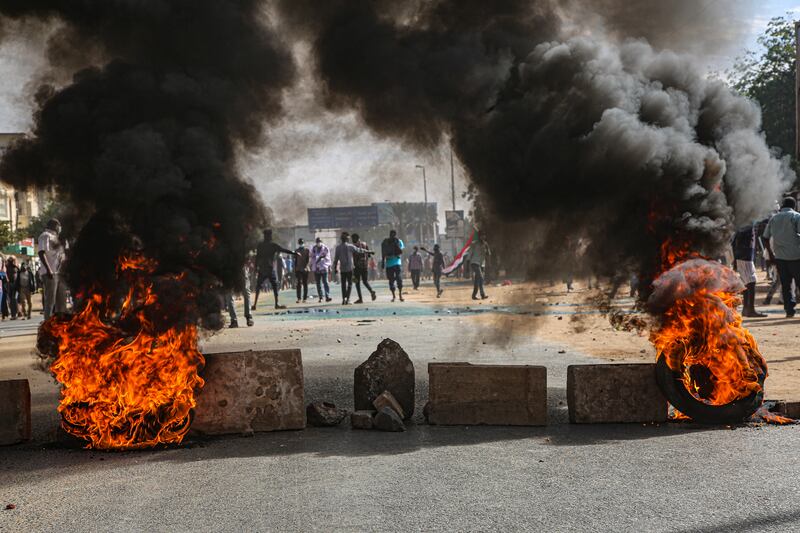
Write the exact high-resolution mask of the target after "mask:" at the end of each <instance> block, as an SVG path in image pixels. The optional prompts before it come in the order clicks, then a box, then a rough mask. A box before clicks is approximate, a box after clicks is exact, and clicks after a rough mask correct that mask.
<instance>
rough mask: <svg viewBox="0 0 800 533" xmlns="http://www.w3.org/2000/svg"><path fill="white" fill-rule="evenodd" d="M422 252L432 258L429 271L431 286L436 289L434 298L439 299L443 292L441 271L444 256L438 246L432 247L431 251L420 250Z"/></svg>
mask: <svg viewBox="0 0 800 533" xmlns="http://www.w3.org/2000/svg"><path fill="white" fill-rule="evenodd" d="M422 251H423V252H425V253H426V254H428V255H430V256H431V257H433V264H432V265H431V270H432V272H433V285H434V286H435V287H436V297H437V298H440V297H441V296H442V293H443V292H444V291H443V290H442V287H441V282H442V269H444V255H442V251H441V249H440V248H439V245H438V244H434V245H433V251H432V252H431V251H430V250H427V249H426V248H424V247H423V248H422Z"/></svg>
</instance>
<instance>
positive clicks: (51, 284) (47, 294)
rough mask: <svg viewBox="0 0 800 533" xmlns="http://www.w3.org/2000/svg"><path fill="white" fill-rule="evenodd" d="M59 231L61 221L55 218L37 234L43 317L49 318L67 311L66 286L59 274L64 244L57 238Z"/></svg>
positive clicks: (63, 255) (62, 260) (63, 254)
mask: <svg viewBox="0 0 800 533" xmlns="http://www.w3.org/2000/svg"><path fill="white" fill-rule="evenodd" d="M59 233H61V223H60V222H59V221H58V220H56V219H54V218H53V219H51V220H49V221H48V222H47V228H46V229H45V230H44V231H43V232H42V234H41V235H39V241H38V248H39V260H40V261H41V267H40V268H39V275H40V276H41V277H42V282H43V283H42V287H43V289H44V297H43V298H42V301H43V307H44V319H45V320H47V319H48V318H50V317H51V316H52V315H53V313H54V312H55V313H65V312H66V311H67V287H66V285H65V283H64V280H63V278H62V275H61V264H62V263H63V262H64V257H65V253H64V245H63V244H61V240H60V239H59V238H58V235H59Z"/></svg>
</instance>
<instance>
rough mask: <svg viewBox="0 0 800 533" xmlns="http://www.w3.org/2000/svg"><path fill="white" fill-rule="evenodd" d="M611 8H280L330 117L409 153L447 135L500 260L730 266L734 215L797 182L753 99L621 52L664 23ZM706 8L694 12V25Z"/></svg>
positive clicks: (666, 63) (757, 212)
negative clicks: (356, 118)
mask: <svg viewBox="0 0 800 533" xmlns="http://www.w3.org/2000/svg"><path fill="white" fill-rule="evenodd" d="M601 4H602V5H599V10H598V11H596V12H593V13H591V12H590V13H582V12H580V11H575V10H576V9H584V10H586V9H590V8H591V6H592V5H593V3H591V2H580V1H575V2H570V3H566V4H565V3H561V2H549V1H539V2H530V1H525V2H523V1H514V0H507V1H502V2H481V1H455V0H439V1H431V2H420V3H415V2H410V3H407V4H404V5H405V7H406V9H405V10H399V9H398V8H397V6H396V4H395V3H382V2H380V1H366V0H362V1H359V0H353V1H350V0H348V1H344V0H342V1H332V2H326V3H325V4H324V7H319V6H318V5H317V3H316V2H310V1H308V2H303V1H297V0H286V1H285V2H283V5H282V9H283V13H285V17H286V19H287V20H288V21H291V22H293V23H294V24H296V25H297V26H298V27H300V28H303V29H304V30H305V31H306V32H307V35H308V39H309V40H310V41H311V43H312V46H313V49H314V51H315V56H316V63H317V69H318V72H319V76H320V78H321V80H322V83H323V85H324V88H323V92H324V94H325V95H326V103H327V105H328V106H329V107H332V108H342V107H347V108H353V109H357V110H358V111H359V112H360V114H361V116H362V118H363V120H364V122H365V123H366V124H367V125H368V126H369V127H370V128H371V129H373V130H374V131H376V132H378V133H380V134H382V135H386V136H391V137H393V138H396V139H399V140H401V141H402V142H404V143H407V144H410V145H413V146H415V147H425V146H431V145H434V144H436V143H439V142H441V141H442V140H443V139H449V141H450V142H451V144H452V146H453V147H454V148H455V150H456V152H457V154H458V156H459V158H460V160H461V161H462V162H463V163H464V165H465V167H466V169H467V171H468V174H469V177H470V179H471V180H472V183H473V185H474V193H475V195H476V197H475V200H476V211H477V213H476V214H477V216H478V218H479V222H480V223H481V225H482V227H483V229H485V230H488V233H489V239H490V241H493V242H494V244H495V247H496V248H498V249H499V251H500V252H501V254H502V255H503V259H504V263H505V264H506V265H507V266H517V267H519V268H526V269H528V271H529V272H530V273H532V274H534V275H553V273H554V272H556V271H560V272H564V270H567V269H570V268H577V267H575V263H580V264H582V265H587V266H588V267H589V268H591V270H592V271H594V272H595V273H596V274H600V275H609V276H614V277H625V276H627V274H629V273H637V274H639V275H640V276H641V277H642V279H650V278H651V276H652V275H653V274H654V273H655V271H656V270H657V269H658V268H659V267H660V264H661V258H660V249H661V245H662V244H663V243H664V242H665V241H667V240H668V239H669V240H671V241H673V242H674V243H675V244H676V245H683V246H687V247H689V248H690V249H692V250H693V251H697V252H701V253H704V254H707V255H712V256H713V255H716V254H719V253H720V252H721V251H722V250H723V249H724V248H725V247H726V246H727V243H728V242H729V241H728V239H729V237H730V235H731V231H732V228H733V227H734V223H735V221H739V222H744V221H752V220H754V219H755V218H756V217H758V216H761V215H763V214H765V213H766V212H768V211H769V210H770V209H771V208H772V206H773V204H774V201H775V199H776V198H777V197H779V196H780V194H781V193H782V192H783V191H784V190H785V189H786V188H787V187H788V185H789V184H790V183H791V181H792V180H793V179H794V175H793V174H792V173H791V172H790V171H789V170H788V168H787V166H786V164H785V163H782V162H781V161H779V160H778V159H777V158H776V157H775V156H774V154H772V153H771V152H770V150H769V149H768V147H767V146H766V145H765V142H764V140H763V136H762V135H761V134H760V133H759V129H760V112H759V110H758V108H757V107H756V106H755V105H754V104H753V103H752V102H749V101H747V100H745V99H743V98H740V97H738V96H736V95H734V94H733V93H732V92H731V91H730V90H729V89H728V88H727V87H726V86H725V85H724V84H723V83H721V82H715V81H709V80H707V79H706V78H705V77H704V76H703V75H702V74H701V72H700V71H699V70H698V69H697V68H696V67H695V65H694V64H693V62H692V61H691V60H690V59H689V58H687V57H685V56H680V55H676V54H675V53H672V52H669V51H662V52H657V51H654V50H653V49H652V48H651V47H650V46H649V45H648V44H646V43H645V42H643V41H627V40H624V39H622V40H621V38H622V37H625V36H626V30H628V29H630V30H631V32H632V34H633V35H636V36H638V34H642V35H646V34H651V35H652V36H655V37H658V39H660V41H661V44H663V42H665V41H668V40H669V30H668V28H669V22H670V21H669V19H666V20H663V19H662V20H660V21H659V22H660V23H662V24H663V25H666V26H667V29H663V30H662V31H657V30H656V29H654V28H649V27H648V25H640V26H639V27H634V28H630V27H629V26H630V24H629V23H628V22H626V21H625V20H620V19H619V18H615V17H616V15H614V13H615V12H616V11H615V10H618V9H617V8H618V7H619V6H620V5H621V2H615V1H610V0H609V1H605V2H601ZM681 5H682V8H681V10H679V12H680V13H682V14H685V12H687V10H688V9H690V8H691V6H690V5H689V3H686V2H682V3H681ZM387 6H392V8H391V9H388V8H387ZM637 6H638V3H636V2H633V4H632V5H631V3H629V2H628V3H626V7H627V8H628V9H638V8H637ZM707 7H708V6H705V7H704V6H703V5H701V4H697V3H695V8H697V9H698V11H697V14H698V15H701V14H702V13H703V12H705V11H706V9H707ZM701 9H702V11H701ZM714 12H715V11H711V12H709V13H706V14H713V13H714ZM698 18H699V19H704V18H705V17H700V16H698ZM587 20H590V21H598V20H599V21H600V24H585V23H584V21H587ZM593 26H602V27H604V28H610V29H611V30H613V37H611V36H609V34H608V33H604V32H599V31H598V30H597V29H596V28H593ZM709 33H714V31H709ZM548 267H549V268H548Z"/></svg>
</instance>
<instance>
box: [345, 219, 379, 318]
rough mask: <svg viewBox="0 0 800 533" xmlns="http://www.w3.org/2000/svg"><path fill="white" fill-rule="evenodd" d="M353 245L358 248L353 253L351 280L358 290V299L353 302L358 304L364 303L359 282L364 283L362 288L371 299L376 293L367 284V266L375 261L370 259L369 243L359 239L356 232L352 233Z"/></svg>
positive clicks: (375, 296)
mask: <svg viewBox="0 0 800 533" xmlns="http://www.w3.org/2000/svg"><path fill="white" fill-rule="evenodd" d="M351 238H352V240H353V246H355V247H356V248H358V251H357V252H354V253H353V263H354V265H353V281H355V284H356V292H358V300H356V301H355V302H354V303H357V304H360V303H364V300H363V299H362V298H361V284H362V283H363V284H364V288H365V289H367V290H368V291H369V293H370V296H371V297H372V301H375V298H377V295H376V294H375V291H373V290H372V286H370V284H369V280H368V277H369V274H368V268H369V264H370V263H372V264H373V265H374V264H375V261H374V260H373V259H372V254H373V253H374V252H372V251H371V250H370V249H369V245H368V244H367V243H365V242H363V241H362V240H361V238H360V237H359V236H358V233H353V235H352V237H351Z"/></svg>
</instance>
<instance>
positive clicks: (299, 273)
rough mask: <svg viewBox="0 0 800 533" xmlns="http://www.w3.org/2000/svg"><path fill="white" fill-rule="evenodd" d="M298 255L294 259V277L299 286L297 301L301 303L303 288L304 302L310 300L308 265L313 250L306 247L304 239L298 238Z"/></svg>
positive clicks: (296, 251)
mask: <svg viewBox="0 0 800 533" xmlns="http://www.w3.org/2000/svg"><path fill="white" fill-rule="evenodd" d="M294 253H296V254H297V255H296V256H295V260H294V277H295V284H296V287H297V303H300V296H301V289H302V297H303V298H302V301H303V303H305V302H306V300H308V265H309V263H310V262H311V252H310V251H309V250H308V248H306V244H305V241H304V240H303V239H297V249H296V250H295V251H294Z"/></svg>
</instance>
